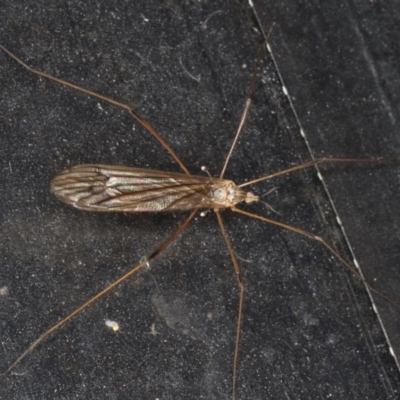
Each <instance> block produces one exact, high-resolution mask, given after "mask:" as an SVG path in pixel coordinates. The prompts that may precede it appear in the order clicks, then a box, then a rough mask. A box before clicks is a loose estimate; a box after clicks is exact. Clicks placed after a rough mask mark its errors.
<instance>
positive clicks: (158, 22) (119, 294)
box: [0, 0, 400, 399]
mask: <svg viewBox="0 0 400 400" xmlns="http://www.w3.org/2000/svg"><path fill="white" fill-rule="evenodd" d="M275 3H276V2H272V1H264V2H261V1H256V2H255V10H256V11H255V12H254V10H252V9H251V7H250V6H249V5H248V3H247V2H244V1H243V2H236V1H231V2H228V1H212V2H191V1H186V2H183V1H181V2H177V1H165V2H158V1H154V2H151V1H145V0H143V1H135V2H130V1H115V2H112V1H108V2H106V3H104V4H100V2H94V1H93V2H88V1H86V2H79V1H64V2H59V1H46V2H40V1H39V2H36V3H35V4H32V3H31V2H24V1H18V2H11V1H10V2H3V4H2V7H1V9H0V32H1V33H0V38H1V40H0V41H1V43H2V44H3V45H5V46H6V47H8V48H9V49H10V50H12V51H13V52H15V53H16V54H17V55H18V56H20V57H21V58H22V59H23V60H25V61H26V62H27V63H29V65H32V66H35V67H36V68H38V69H40V70H43V71H46V72H48V73H51V74H54V75H57V76H60V77H63V78H65V79H68V80H70V81H73V82H75V83H77V84H81V85H83V86H85V87H87V88H90V89H92V90H95V91H98V92H101V93H104V94H107V95H109V96H111V97H113V98H115V99H118V100H120V101H122V102H127V103H129V104H131V105H133V106H134V107H136V108H137V109H138V111H139V112H140V113H141V114H142V115H143V116H145V117H146V118H148V120H149V121H151V123H152V124H153V125H154V126H155V127H156V128H157V129H158V130H159V132H160V133H162V135H163V136H164V137H165V138H166V140H167V141H168V142H169V143H170V144H171V145H172V146H173V147H174V149H175V150H176V151H177V153H178V154H179V155H180V156H181V158H182V160H183V162H184V163H185V164H186V165H187V166H188V167H189V169H190V171H191V172H192V173H200V167H201V166H202V165H207V166H208V168H209V170H210V171H211V173H212V174H213V175H215V176H216V175H218V173H219V171H220V169H221V166H222V163H223V159H224V157H225V154H226V153H227V150H228V148H229V145H230V140H231V138H232V136H233V134H234V132H235V129H236V127H237V124H238V121H239V118H240V113H241V111H242V108H243V105H244V101H245V97H246V92H247V88H248V83H249V80H250V76H251V71H252V65H253V64H254V61H255V59H256V53H257V49H258V47H259V45H260V43H261V42H262V37H261V35H260V25H259V24H261V26H263V27H264V29H265V30H268V29H269V27H270V26H271V24H272V22H273V21H274V22H276V27H275V30H274V32H273V35H272V37H271V40H270V42H271V47H272V49H273V54H274V56H275V58H276V62H277V66H278V69H279V72H280V74H282V77H283V80H284V82H285V85H286V87H287V88H288V91H289V93H290V95H291V97H292V99H293V103H294V107H295V110H296V112H297V114H298V116H299V119H300V121H301V124H302V125H303V127H304V129H305V131H306V133H307V137H308V139H309V141H310V145H311V148H312V151H313V152H314V154H315V156H322V155H331V156H344V157H373V156H383V157H396V156H397V157H398V156H399V154H400V143H399V137H400V136H399V134H398V118H399V111H398V110H399V97H398V96H399V95H398V93H400V92H399V90H398V87H399V77H398V67H397V66H398V60H399V56H400V48H399V46H400V45H399V43H400V31H399V29H398V24H397V22H396V21H398V20H399V17H400V16H399V13H400V9H399V7H396V6H394V5H390V4H388V3H387V2H379V1H375V2H372V1H371V2H368V1H352V2H346V3H342V4H340V5H336V4H330V5H328V4H327V2H322V1H321V2H317V1H314V2H312V1H304V2H302V3H299V2H280V5H279V6H278V5H276V4H275ZM282 3H283V4H282ZM285 3H287V4H286V5H285ZM294 3H296V5H294ZM390 7H392V8H390ZM255 15H256V16H257V17H258V18H259V22H257V19H256V17H255ZM396 24H397V25H396ZM0 82H1V85H0V90H1V95H0V102H1V104H0V123H1V127H0V129H1V134H0V168H1V175H0V176H1V178H0V179H1V191H0V196H1V198H0V204H1V210H2V211H1V213H0V222H1V228H0V266H1V268H0V288H1V289H2V290H1V292H0V294H1V295H0V339H1V346H0V367H1V370H4V369H5V368H6V367H7V366H8V365H9V364H10V363H11V362H12V361H13V360H14V359H15V358H16V357H17V356H18V355H19V354H20V353H21V351H22V350H23V349H25V348H26V347H27V345H28V344H29V343H31V342H32V341H33V340H35V339H36V338H37V337H38V335H40V334H41V333H42V332H43V331H44V330H45V329H46V328H48V327H50V326H51V325H52V324H53V323H55V322H56V321H57V320H59V319H60V318H61V317H62V316H65V315H66V314H67V313H68V312H70V311H72V310H73V309H74V308H75V307H76V306H78V305H79V304H81V303H82V302H84V301H85V300H86V299H88V298H89V297H90V296H92V295H93V294H95V293H96V292H97V291H98V290H100V289H101V288H103V287H104V286H106V285H107V284H108V283H110V282H112V281H113V280H114V279H115V278H116V277H118V276H119V275H120V274H122V272H123V271H125V270H127V269H129V267H130V266H131V265H133V264H135V263H137V262H138V261H139V260H140V259H141V257H143V256H145V255H147V254H149V253H150V252H151V251H152V250H154V249H155V248H156V247H157V244H159V243H161V242H162V241H163V240H164V239H165V238H166V237H167V236H168V235H169V233H171V232H172V231H173V230H174V229H176V227H177V226H178V225H179V223H180V222H181V221H183V220H184V218H185V216H184V215H180V214H166V215H150V214H147V215H113V214H109V215H106V214H104V215H99V214H90V213H84V212H79V211H77V210H73V209H69V208H68V207H66V206H64V205H63V204H61V203H59V202H58V201H57V200H56V199H55V198H54V197H53V196H51V194H50V193H49V181H50V179H51V178H52V176H54V174H56V173H57V172H59V171H61V170H62V169H64V168H66V167H68V166H70V165H74V164H79V163H89V162H90V163H107V164H125V165H133V166H141V167H150V168H160V169H166V170H168V169H169V170H173V171H177V170H178V168H177V166H176V165H175V164H174V162H173V160H172V159H171V157H170V156H169V155H168V154H166V152H165V151H164V150H163V149H162V148H160V146H159V145H158V143H157V142H156V141H155V140H153V139H152V137H150V135H149V134H148V133H147V132H145V131H144V130H143V129H142V128H141V127H140V126H139V125H138V124H137V123H136V122H135V121H134V120H133V119H132V117H131V116H130V115H129V114H127V113H126V112H124V111H122V110H119V109H117V108H115V107H112V106H109V105H107V104H104V103H99V102H98V101H97V100H94V99H90V98H88V97H87V96H84V95H81V94H79V93H75V92H72V91H71V90H69V89H65V88H61V87H60V86H58V85H56V84H53V83H50V82H48V81H46V80H43V79H39V78H37V77H35V76H33V75H32V74H30V73H28V72H26V71H25V70H23V69H22V68H21V67H20V66H18V65H16V63H15V62H14V61H12V60H11V59H9V58H8V57H7V56H5V55H4V54H0ZM309 158H310V156H309V154H308V151H307V148H306V146H305V144H304V141H303V139H302V138H301V136H300V134H299V128H298V125H297V124H296V120H295V118H294V115H293V112H292V110H291V108H290V106H289V104H288V101H287V98H286V97H285V95H284V94H283V91H282V88H281V84H280V82H279V80H278V78H277V72H276V69H275V67H274V66H273V64H272V61H271V58H270V56H269V55H267V56H266V57H265V58H264V59H263V63H262V68H261V71H260V74H259V77H258V81H257V85H256V90H255V93H254V105H253V107H252V109H251V112H250V115H249V118H248V121H247V122H246V128H245V131H244V133H243V135H242V137H241V140H240V141H239V144H238V146H237V149H236V151H235V153H234V157H233V159H232V162H231V163H230V165H229V169H228V171H227V174H226V176H227V177H228V178H232V179H234V180H235V181H236V182H238V183H240V182H243V181H244V180H249V179H252V178H255V177H258V176H262V175H265V174H268V173H272V172H275V171H278V170H280V169H283V168H285V167H288V166H291V165H295V164H297V163H300V162H302V161H305V160H308V159H309ZM322 174H323V176H324V178H325V181H326V182H327V185H328V187H329V191H330V193H331V196H332V198H333V201H334V204H335V206H336V208H337V212H338V215H339V217H340V218H341V220H342V221H343V224H344V226H345V229H346V232H347V235H348V238H349V242H350V244H351V246H352V248H353V249H354V252H355V255H356V257H357V259H358V261H359V263H360V264H361V266H362V267H363V271H364V273H365V275H366V278H367V279H368V281H370V282H371V283H373V284H374V285H376V287H377V288H379V290H381V291H382V292H384V293H385V294H387V295H388V296H390V297H391V298H393V299H394V300H395V301H397V302H400V299H399V297H398V292H399V290H398V288H399V285H400V278H399V271H398V270H399V268H398V266H399V261H400V250H399V249H400V246H399V234H398V232H399V211H398V204H399V200H400V199H399V196H400V182H399V167H398V166H397V165H396V164H381V165H346V166H344V165H340V166H339V165H327V166H325V167H324V168H322ZM273 187H276V188H277V190H276V191H275V192H273V193H272V194H270V195H269V196H268V198H266V199H265V200H266V201H268V203H269V204H270V205H271V206H272V207H274V209H276V210H277V211H278V212H279V215H276V214H271V213H270V212H269V211H268V209H267V208H266V207H265V205H263V204H258V205H254V206H251V207H250V206H246V209H248V210H252V211H253V212H256V213H259V214H264V215H268V216H270V217H272V218H276V219H279V220H282V221H285V222H287V223H291V224H293V225H295V226H298V227H302V228H303V229H307V230H310V231H313V232H315V233H317V234H319V235H321V236H323V237H324V238H326V239H327V240H328V241H329V242H330V243H332V244H334V245H335V246H336V248H337V249H338V250H339V251H340V253H341V254H343V255H345V256H346V257H350V255H349V252H348V248H347V246H346V244H345V241H344V239H343V236H342V233H341V232H340V230H339V228H338V225H337V224H336V222H335V217H336V215H335V213H334V212H333V211H332V209H331V207H330V205H329V202H328V199H327V196H326V194H325V192H324V190H323V187H322V185H321V183H320V181H319V180H318V179H317V176H316V173H315V171H314V170H309V171H304V172H302V173H298V174H293V175H292V176H287V177H282V178H280V179H277V180H276V181H274V182H268V183H265V184H261V185H258V186H257V187H256V188H254V191H257V193H259V194H263V193H266V192H267V191H268V190H270V189H271V188H273ZM223 217H224V220H225V221H226V225H227V229H228V233H229V237H230V238H231V240H232V243H233V246H234V248H235V251H236V254H237V256H238V258H239V259H240V263H241V267H242V270H243V275H244V280H245V285H246V302H245V310H244V321H243V328H242V332H243V333H242V341H241V347H240V358H239V371H238V388H237V397H238V398H240V399H265V398H273V399H280V398H290V399H294V398H296V399H309V398H352V399H395V398H398V397H399V390H400V376H399V372H398V369H397V367H396V363H395V360H394V358H393V357H392V356H391V355H390V354H389V347H388V344H387V342H386V340H385V336H384V333H383V331H382V328H381V326H380V325H379V322H378V318H377V316H376V315H375V314H374V312H373V311H372V308H371V303H370V300H369V298H368V295H367V294H366V292H365V290H364V288H363V285H362V284H361V283H360V282H358V281H357V280H356V279H354V278H353V277H352V276H351V274H349V273H348V272H347V271H345V270H344V268H343V267H342V266H341V265H340V264H339V263H338V262H337V261H336V260H335V259H333V258H332V257H331V256H330V255H329V254H327V253H326V251H324V249H322V248H321V246H320V245H318V244H317V243H313V242H310V240H306V239H302V238H301V237H299V236H298V235H295V234H292V233H289V232H285V231H282V230H280V229H277V228H275V227H271V226H268V225H267V224H262V223H260V222H257V221H253V220H249V219H246V218H244V217H243V218H242V217H240V216H238V215H232V213H230V212H229V211H226V212H224V213H223ZM396 295H397V299H396ZM381 303H382V302H381V301H379V304H381ZM236 304H237V287H236V283H235V276H234V272H233V267H232V265H231V263H230V259H229V256H228V254H227V251H226V250H225V248H224V244H223V242H222V238H221V234H220V233H219V231H218V226H217V225H216V221H215V217H214V216H213V215H212V213H210V214H208V216H207V217H206V218H197V219H196V220H195V221H194V223H193V224H192V225H191V227H190V228H188V230H187V231H186V232H185V234H184V235H183V236H182V237H181V238H180V239H178V240H177V241H176V242H175V244H174V245H173V246H171V247H170V248H169V249H168V250H166V251H165V252H164V253H163V254H162V255H161V256H160V257H159V258H158V259H157V260H156V261H154V263H152V265H151V268H150V270H147V271H142V272H141V273H139V274H138V275H136V276H135V277H133V278H131V279H130V280H129V281H128V282H126V283H124V284H123V285H121V287H120V288H118V289H117V290H115V291H114V292H113V293H111V294H109V295H108V296H107V297H106V298H104V299H102V300H100V301H98V302H97V303H96V304H94V305H93V306H92V307H90V309H88V310H86V311H85V312H84V313H83V314H81V315H80V316H78V317H77V318H75V319H74V320H73V321H71V322H70V323H68V325H66V326H64V327H63V328H62V329H60V330H59V331H58V332H57V333H55V334H54V335H53V336H52V337H51V338H50V339H48V340H46V341H45V342H44V343H43V344H42V345H41V346H40V347H38V348H37V349H35V350H34V352H32V354H31V355H29V356H28V357H27V358H26V359H25V360H24V361H23V362H22V363H21V364H20V365H19V366H18V367H17V368H16V369H15V370H14V372H13V374H11V375H10V376H8V377H7V379H6V380H5V381H4V382H2V383H1V384H0V398H1V399H10V398H19V399H53V398H60V399H62V398H65V399H67V398H68V399H70V398H78V399H91V398H93V399H99V398H100V399H106V398H107V399H123V398H127V399H132V398H133V399H156V398H158V399H199V398H204V399H229V398H230V393H231V370H232V354H233V343H234V330H235V324H236ZM380 316H381V318H384V322H385V329H386V332H387V334H388V335H389V337H390V340H391V341H392V344H393V348H394V350H395V351H396V352H397V354H400V344H399V342H400V339H399V336H398V334H397V336H396V333H397V332H399V325H398V324H399V319H400V312H399V311H398V310H396V309H393V308H391V307H388V306H387V305H385V304H383V308H382V309H380ZM106 320H112V321H116V322H118V323H119V325H120V327H121V329H120V331H119V332H118V333H113V332H112V331H111V330H110V329H109V328H107V327H106V325H105V321H106ZM152 326H153V327H154V328H155V330H156V332H157V334H155V335H154V334H151V331H152Z"/></svg>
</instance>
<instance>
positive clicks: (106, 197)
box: [51, 165, 224, 212]
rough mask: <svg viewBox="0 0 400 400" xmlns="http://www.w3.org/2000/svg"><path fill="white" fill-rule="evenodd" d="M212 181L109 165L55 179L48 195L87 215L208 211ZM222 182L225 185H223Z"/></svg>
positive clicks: (79, 169)
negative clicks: (203, 208) (117, 212)
mask: <svg viewBox="0 0 400 400" xmlns="http://www.w3.org/2000/svg"><path fill="white" fill-rule="evenodd" d="M210 181H211V179H210V178H207V177H199V176H195V177H193V176H190V175H186V174H180V173H171V172H162V171H155V170H148V169H141V168H133V167H123V166H114V165H113V166H111V165H77V166H74V167H72V168H69V169H66V170H64V171H62V172H61V173H59V174H58V175H56V176H55V177H54V179H53V180H52V182H51V191H52V193H54V194H55V195H56V196H57V197H58V198H59V199H60V200H61V201H62V202H64V203H66V204H69V205H72V206H73V207H75V208H78V209H80V210H87V211H100V212H110V211H120V212H146V211H153V212H156V211H173V210H190V209H194V208H201V207H210V206H212V205H210V204H209V202H207V199H208V197H209V196H208V193H209V191H210V184H211V182H210ZM222 182H224V181H222Z"/></svg>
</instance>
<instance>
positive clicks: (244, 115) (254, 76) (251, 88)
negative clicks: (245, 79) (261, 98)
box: [219, 24, 275, 179]
mask: <svg viewBox="0 0 400 400" xmlns="http://www.w3.org/2000/svg"><path fill="white" fill-rule="evenodd" d="M274 25H275V24H273V25H272V26H271V28H270V30H269V32H268V35H267V37H266V39H265V40H264V42H263V44H262V45H261V46H260V49H259V50H258V55H257V60H256V63H255V64H254V69H253V74H252V76H251V81H250V85H249V89H248V92H247V98H246V103H245V106H244V110H243V112H242V116H241V117H240V122H239V126H238V128H237V130H236V133H235V136H234V138H233V141H232V144H231V147H230V149H229V152H228V155H227V156H226V158H225V162H224V166H223V167H222V171H221V173H220V175H219V177H220V178H221V179H222V178H223V177H224V175H225V171H226V167H227V166H228V163H229V160H230V158H231V156H232V153H233V150H234V148H235V146H236V143H237V141H238V139H239V136H240V134H241V133H242V130H243V126H244V123H245V122H246V118H247V114H248V112H249V109H250V105H251V98H252V96H253V91H254V85H255V83H256V79H257V71H258V66H259V64H260V61H261V59H262V57H263V56H264V54H265V48H266V46H267V43H268V39H269V37H270V35H271V33H272V30H273V28H274Z"/></svg>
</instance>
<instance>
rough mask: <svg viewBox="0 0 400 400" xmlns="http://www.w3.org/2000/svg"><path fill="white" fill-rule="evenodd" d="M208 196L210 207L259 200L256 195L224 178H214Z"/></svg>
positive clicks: (231, 205) (224, 206)
mask: <svg viewBox="0 0 400 400" xmlns="http://www.w3.org/2000/svg"><path fill="white" fill-rule="evenodd" d="M208 197H209V201H210V203H212V206H211V207H212V208H230V207H233V206H234V205H236V204H238V203H240V202H242V201H245V202H246V203H252V202H254V201H258V200H259V197H258V196H256V195H254V194H253V193H251V192H245V191H244V190H243V189H241V188H240V187H238V186H237V185H235V183H233V182H232V181H229V180H225V179H219V180H215V181H214V182H213V183H212V184H211V185H210V190H209V192H208Z"/></svg>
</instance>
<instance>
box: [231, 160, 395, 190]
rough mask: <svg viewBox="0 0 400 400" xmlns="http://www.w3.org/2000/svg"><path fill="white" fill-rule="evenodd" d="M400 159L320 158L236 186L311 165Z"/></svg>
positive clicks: (267, 178)
mask: <svg viewBox="0 0 400 400" xmlns="http://www.w3.org/2000/svg"><path fill="white" fill-rule="evenodd" d="M399 161H400V159H396V158H389V159H388V158H380V157H379V158H338V157H322V158H316V159H315V160H311V161H307V162H305V163H303V164H299V165H296V166H294V167H291V168H287V169H284V170H283V171H278V172H275V173H273V174H270V175H267V176H262V177H261V178H257V179H254V180H252V181H249V182H245V183H242V184H240V185H238V186H239V187H245V186H249V185H254V184H255V183H259V182H263V181H267V180H269V179H272V178H276V177H277V176H282V175H286V174H289V173H291V172H295V171H299V170H301V169H305V168H309V167H312V166H313V165H318V164H323V163H327V162H337V163H352V162H357V163H377V162H385V163H386V162H399Z"/></svg>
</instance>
